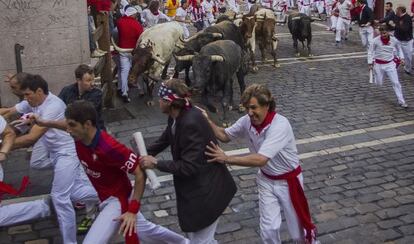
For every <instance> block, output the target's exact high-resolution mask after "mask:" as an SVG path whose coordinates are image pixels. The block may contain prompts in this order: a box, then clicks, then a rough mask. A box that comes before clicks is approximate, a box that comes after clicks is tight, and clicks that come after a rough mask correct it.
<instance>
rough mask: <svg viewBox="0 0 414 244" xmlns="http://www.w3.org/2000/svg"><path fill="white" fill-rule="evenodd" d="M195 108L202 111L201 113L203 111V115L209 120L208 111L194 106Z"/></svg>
mask: <svg viewBox="0 0 414 244" xmlns="http://www.w3.org/2000/svg"><path fill="white" fill-rule="evenodd" d="M194 107H196V108H197V109H198V110H200V111H201V113H202V114H203V116H204V117H205V118H206V119H207V120H209V117H208V113H207V111H206V110H205V109H202V108H200V107H199V106H194Z"/></svg>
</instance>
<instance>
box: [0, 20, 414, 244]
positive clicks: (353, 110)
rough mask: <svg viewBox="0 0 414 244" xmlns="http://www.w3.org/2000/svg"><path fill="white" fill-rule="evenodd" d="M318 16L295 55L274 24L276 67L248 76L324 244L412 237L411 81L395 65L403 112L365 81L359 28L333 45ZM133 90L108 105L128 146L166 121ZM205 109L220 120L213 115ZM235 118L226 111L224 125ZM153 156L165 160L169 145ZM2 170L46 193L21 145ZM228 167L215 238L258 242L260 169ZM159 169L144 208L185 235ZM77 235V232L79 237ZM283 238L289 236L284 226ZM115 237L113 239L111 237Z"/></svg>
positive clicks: (38, 233)
mask: <svg viewBox="0 0 414 244" xmlns="http://www.w3.org/2000/svg"><path fill="white" fill-rule="evenodd" d="M325 23H326V22H315V23H314V24H313V25H312V28H313V32H314V36H313V44H312V52H313V55H314V56H313V57H312V58H304V57H301V58H296V57H295V56H294V49H293V47H292V39H291V37H290V34H288V30H287V27H286V26H283V27H281V26H277V32H278V33H280V34H279V40H280V41H279V48H278V57H279V59H280V60H279V62H280V64H281V67H280V68H276V69H275V68H273V67H271V66H270V65H271V62H269V63H267V62H266V63H264V64H263V63H259V71H258V72H257V73H256V74H252V73H250V74H249V75H248V76H247V77H246V81H247V83H248V84H251V83H261V84H266V85H267V86H268V87H269V88H270V90H271V91H272V92H273V94H274V95H275V97H276V104H277V112H278V113H280V114H283V115H284V116H286V117H287V118H288V119H289V120H290V122H291V124H292V127H293V131H294V133H295V136H296V140H297V144H298V150H299V153H300V158H301V163H302V169H303V171H304V184H305V194H306V196H307V198H308V201H309V204H310V208H311V215H312V218H313V220H314V222H315V224H316V226H317V229H318V239H319V240H320V241H321V243H324V244H325V243H335V244H338V243H341V244H354V243H355V244H365V243H396V244H397V243H398V244H402V243H406V244H411V243H414V211H413V210H414V109H413V107H414V78H413V76H408V75H406V74H404V72H402V69H400V70H399V77H400V82H401V85H402V87H403V92H404V96H405V99H406V101H407V103H408V105H409V106H411V107H409V108H408V109H403V108H401V107H399V106H398V103H397V99H396V97H395V94H394V92H393V89H392V86H391V83H390V82H389V80H386V81H385V84H384V86H382V87H378V86H376V85H374V84H369V83H368V78H369V75H368V66H367V59H366V52H364V51H365V49H364V48H362V47H361V43H360V39H359V35H358V27H357V26H354V30H353V31H352V32H351V34H350V37H349V40H348V41H345V42H344V44H343V45H341V46H340V47H335V41H334V34H333V33H331V32H328V31H325V28H326V27H324V26H323V25H324V24H325ZM299 46H301V45H299ZM258 57H259V56H258ZM268 58H270V55H268ZM182 75H183V74H182ZM234 84H235V85H234V90H235V99H234V100H235V101H236V102H237V101H238V100H239V96H240V94H239V88H238V85H237V82H235V83H234ZM248 84H247V85H248ZM137 93H138V92H135V93H133V94H132V97H133V101H132V102H131V103H130V104H126V105H124V104H123V103H122V102H121V101H116V104H117V106H116V108H115V109H113V110H106V111H105V119H106V121H108V122H109V123H107V127H108V129H109V131H110V132H111V133H112V135H114V136H115V137H116V138H117V139H119V140H120V141H121V142H123V143H126V144H128V145H129V143H130V140H131V138H132V137H131V135H132V133H134V132H136V131H141V132H142V133H143V134H144V136H145V140H146V143H147V144H148V143H150V142H151V141H153V140H154V139H155V138H157V137H158V136H159V135H160V134H161V132H162V131H163V130H164V129H165V126H166V121H167V117H166V116H165V115H163V114H161V112H160V110H159V108H158V102H156V105H155V106H154V107H147V106H146V105H145V104H144V98H139V97H138V94H137ZM195 100H197V98H195ZM212 116H213V118H214V119H216V120H217V119H218V117H219V116H220V114H218V115H212ZM240 116H242V114H239V113H238V112H237V111H231V112H230V118H231V122H234V121H235V120H236V119H237V118H238V117H240ZM217 121H218V120H217ZM223 147H224V149H225V150H227V151H228V152H229V153H243V152H245V150H246V149H245V148H246V145H245V143H244V142H241V141H235V142H231V143H229V144H225V145H223ZM160 156H161V157H162V158H165V159H167V158H171V155H170V153H169V152H168V151H166V152H164V153H162V154H161V155H160ZM4 168H5V181H6V182H9V183H11V184H13V185H18V184H19V182H20V180H21V178H22V177H23V176H24V175H29V176H30V178H31V181H32V184H31V185H30V187H29V189H28V190H27V191H26V192H25V194H24V197H31V196H38V195H42V194H48V193H49V191H50V186H51V180H52V172H51V171H36V170H29V167H28V154H27V152H26V150H21V151H18V152H14V153H13V154H12V155H11V156H10V159H9V160H8V162H7V163H6V164H5V165H4ZM230 169H231V173H232V175H233V177H234V180H235V181H236V183H237V185H238V192H237V194H236V196H235V197H234V199H233V200H232V202H231V204H230V206H229V207H228V208H227V209H226V211H225V213H224V214H223V215H222V217H221V218H220V222H219V226H218V228H217V232H216V239H217V240H218V241H219V243H237V244H239V243H246V244H247V243H248V244H250V243H261V239H260V235H259V212H258V196H257V187H256V181H255V178H256V172H257V169H255V168H241V167H230ZM157 174H158V176H159V177H160V180H161V181H162V187H161V188H160V189H158V190H157V191H155V192H152V191H151V190H150V189H149V188H147V190H146V192H145V197H144V199H143V202H142V208H141V211H142V213H143V214H144V216H145V217H146V218H148V219H149V220H151V221H153V222H154V223H157V224H161V225H163V226H165V227H168V228H170V229H172V230H174V231H177V232H179V233H182V232H181V230H180V229H179V226H178V220H177V217H176V214H177V209H176V203H175V194H174V188H173V185H172V181H171V179H172V177H171V176H170V175H166V174H163V173H160V172H157ZM8 201H9V202H13V201H15V199H9V200H8ZM8 201H5V202H8ZM81 216H83V210H80V211H79V212H78V220H80V219H81ZM59 235H60V233H59V229H58V226H57V222H56V219H55V217H53V218H50V219H44V220H39V221H35V222H30V223H23V224H20V225H17V226H12V227H8V228H0V243H1V244H6V243H14V244H17V243H27V244H47V243H61V238H60V236H59ZM82 238H83V236H81V235H79V242H81V240H82ZM282 239H283V240H284V241H285V243H290V237H289V234H288V232H287V229H286V224H285V223H283V224H282ZM120 242H122V239H121V238H119V237H118V238H117V239H116V240H114V243H120Z"/></svg>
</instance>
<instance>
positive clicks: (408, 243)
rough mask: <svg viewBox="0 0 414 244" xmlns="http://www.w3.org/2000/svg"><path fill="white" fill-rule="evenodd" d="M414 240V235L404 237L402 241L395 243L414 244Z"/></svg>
mask: <svg viewBox="0 0 414 244" xmlns="http://www.w3.org/2000/svg"><path fill="white" fill-rule="evenodd" d="M413 240H414V235H411V236H404V237H403V238H401V239H398V240H396V241H395V243H396V244H412V242H413Z"/></svg>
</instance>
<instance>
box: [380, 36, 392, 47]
mask: <svg viewBox="0 0 414 244" xmlns="http://www.w3.org/2000/svg"><path fill="white" fill-rule="evenodd" d="M380 39H381V42H382V44H383V45H390V39H391V38H390V37H388V38H383V37H382V36H381V37H380Z"/></svg>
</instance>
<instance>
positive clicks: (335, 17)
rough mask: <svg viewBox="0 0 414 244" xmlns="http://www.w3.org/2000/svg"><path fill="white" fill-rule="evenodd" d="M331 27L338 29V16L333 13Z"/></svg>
mask: <svg viewBox="0 0 414 244" xmlns="http://www.w3.org/2000/svg"><path fill="white" fill-rule="evenodd" d="M330 20H331V29H336V23H337V22H338V16H335V15H331V18H330Z"/></svg>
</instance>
